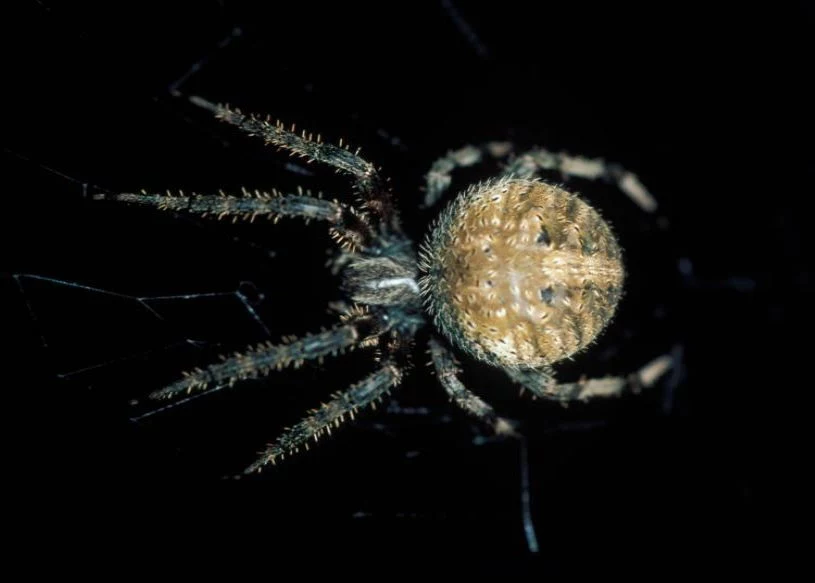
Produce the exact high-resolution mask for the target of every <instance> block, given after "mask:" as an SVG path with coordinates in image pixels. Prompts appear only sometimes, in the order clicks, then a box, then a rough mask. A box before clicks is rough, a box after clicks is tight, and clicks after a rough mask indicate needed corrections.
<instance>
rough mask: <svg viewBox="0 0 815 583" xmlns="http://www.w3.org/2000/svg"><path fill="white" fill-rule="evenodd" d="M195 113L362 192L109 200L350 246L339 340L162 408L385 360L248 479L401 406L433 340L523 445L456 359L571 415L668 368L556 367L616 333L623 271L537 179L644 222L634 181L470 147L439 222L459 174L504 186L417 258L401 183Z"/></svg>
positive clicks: (604, 239)
mask: <svg viewBox="0 0 815 583" xmlns="http://www.w3.org/2000/svg"><path fill="white" fill-rule="evenodd" d="M190 99H191V101H192V102H193V103H194V104H196V105H198V106H201V107H203V108H205V109H207V110H209V111H211V112H212V113H213V114H214V115H215V116H216V117H217V118H218V119H220V120H222V121H224V122H226V123H229V124H232V125H234V126H237V127H238V128H240V129H241V130H243V131H244V132H246V133H248V134H249V135H252V136H257V137H260V138H261V139H263V140H264V142H265V143H266V144H269V145H272V146H276V147H277V148H278V149H280V150H285V151H288V152H289V153H290V154H291V155H297V156H300V157H302V158H304V159H306V160H307V161H308V162H315V161H316V162H321V163H324V164H327V165H329V166H333V167H334V168H335V169H336V170H337V171H338V172H340V173H343V174H345V175H347V176H349V177H350V178H351V180H352V181H353V188H354V191H355V193H356V196H357V201H356V203H354V204H349V203H347V202H341V201H338V200H324V199H323V198H322V197H319V196H318V197H314V196H310V195H308V194H304V193H303V192H298V193H297V194H284V193H280V192H278V191H277V190H272V191H271V192H261V191H257V190H256V191H252V192H249V191H246V190H244V191H243V192H241V193H239V194H226V193H224V192H222V191H221V192H219V194H215V195H203V194H195V193H192V194H188V195H185V194H183V193H179V194H177V195H173V194H170V193H169V192H168V193H166V194H151V193H147V192H144V191H142V192H141V193H119V194H97V195H94V198H95V199H97V200H113V201H119V202H124V203H132V204H139V205H146V206H150V207H155V208H158V209H161V210H167V211H172V212H186V213H194V214H196V215H199V216H202V217H215V218H218V219H221V218H225V217H230V218H232V219H233V220H234V221H237V220H239V219H248V220H250V221H253V220H255V219H256V218H257V217H266V218H268V219H271V220H273V221H274V222H277V221H278V220H279V219H280V218H281V217H302V218H304V219H306V221H309V220H312V219H314V220H319V221H325V222H326V223H328V225H329V229H330V233H331V236H332V238H333V239H334V240H335V241H336V242H337V244H338V250H337V252H336V253H335V255H334V256H333V258H332V260H331V262H330V267H331V269H332V271H334V272H335V273H336V274H340V276H341V282H342V283H341V289H342V291H343V292H344V294H345V295H346V296H347V298H348V299H349V300H350V302H351V303H350V304H345V308H344V309H343V311H342V314H341V316H340V318H339V322H338V323H337V324H336V325H335V326H334V327H333V328H330V329H327V330H324V331H322V332H319V333H316V334H310V335H306V336H303V337H300V338H297V337H293V336H292V337H287V338H284V339H283V341H282V342H280V343H278V344H274V343H271V342H267V343H262V344H259V345H256V346H251V347H249V348H247V349H246V350H244V351H243V352H236V353H234V354H232V355H228V356H221V358H220V361H219V362H214V363H212V364H209V365H207V366H204V367H200V368H195V369H194V370H192V371H188V372H185V373H183V376H181V378H180V379H178V380H177V381H175V382H173V383H172V384H170V385H168V386H165V387H163V388H161V389H159V390H157V391H155V392H153V393H151V394H150V397H151V398H152V399H173V398H177V397H180V396H182V395H186V394H189V393H192V392H196V391H204V390H207V389H210V388H214V387H220V386H227V385H228V386H232V385H234V384H235V383H237V382H239V381H241V380H244V379H249V378H257V377H259V376H265V375H269V374H270V373H271V372H272V371H274V370H279V369H282V368H284V367H299V366H300V365H302V364H303V363H304V362H305V361H313V360H318V361H320V360H322V359H323V358H324V357H326V356H329V355H337V354H340V353H342V352H344V351H347V350H351V349H354V348H358V347H376V348H377V358H376V360H377V368H376V370H375V371H374V372H373V373H372V374H370V375H369V376H367V377H364V378H362V379H361V380H360V381H359V382H357V383H355V384H353V385H351V386H350V387H349V388H347V389H346V390H345V391H343V392H338V393H334V394H333V395H332V396H331V398H330V400H328V401H327V402H325V403H323V404H322V405H320V406H319V407H317V408H314V409H311V410H310V411H309V412H308V414H307V416H306V417H305V418H303V419H302V420H301V421H300V422H298V423H297V424H295V425H293V426H292V427H290V428H287V429H286V430H285V431H284V432H283V433H282V434H281V435H280V436H279V437H278V438H277V439H276V441H274V442H273V443H272V444H271V445H269V446H268V447H267V448H266V449H265V450H264V451H263V452H262V454H261V455H260V457H259V458H258V459H257V460H256V461H255V462H254V463H252V464H251V465H250V466H249V467H247V468H246V469H245V470H244V473H246V474H248V473H251V472H255V471H260V470H261V469H262V468H263V467H264V466H266V465H267V464H275V463H276V462H278V461H280V460H282V459H284V458H285V456H287V455H291V454H293V453H296V452H297V451H298V450H299V449H300V448H306V449H307V448H308V446H309V442H311V441H317V440H318V439H319V438H320V437H321V436H323V435H324V434H330V433H331V429H332V426H333V427H337V426H339V425H340V423H341V422H342V421H343V420H344V419H345V418H346V417H348V418H351V419H353V418H354V414H355V413H356V412H357V411H358V410H359V409H362V408H364V407H367V406H375V403H376V402H378V401H380V400H381V399H382V398H383V397H385V396H386V395H388V394H389V393H390V391H391V390H392V389H393V388H395V387H396V386H397V385H399V384H400V382H401V381H402V378H403V375H404V374H405V370H406V369H407V368H408V367H409V365H410V360H411V346H412V340H413V338H414V337H415V336H416V334H417V332H418V331H419V330H420V329H421V328H422V327H424V326H428V325H429V326H433V327H434V328H435V329H434V332H433V333H432V334H431V337H430V340H429V353H430V356H431V361H432V365H433V366H434V368H435V371H436V374H437V377H438V380H439V382H440V384H441V385H442V387H443V388H444V390H445V391H446V392H447V394H448V396H449V397H450V399H451V400H452V401H453V402H454V403H456V405H458V406H459V407H461V408H462V409H463V410H464V411H465V412H467V413H468V414H470V415H472V416H474V417H475V418H477V419H478V420H480V421H481V422H483V423H484V424H486V425H487V426H488V427H489V428H491V429H492V430H493V431H494V432H495V433H496V434H498V435H507V436H512V435H517V434H516V433H515V431H516V428H515V425H514V423H513V422H511V421H510V420H508V419H506V418H503V417H500V416H499V415H498V414H497V413H496V412H495V410H494V409H493V407H492V406H490V405H489V404H488V403H486V402H485V401H484V400H482V399H481V398H480V397H479V396H477V395H476V394H475V393H473V392H472V391H470V390H469V389H468V388H467V387H466V386H464V384H463V383H462V382H461V381H460V380H459V378H458V373H459V372H460V371H459V368H458V363H457V360H456V358H455V356H454V354H453V352H452V348H457V349H459V350H461V351H463V352H464V353H466V354H468V355H470V356H472V357H474V358H475V359H477V360H480V361H483V362H486V363H488V364H490V365H493V366H496V367H499V368H501V369H503V370H504V371H505V372H506V374H507V375H508V376H509V377H510V378H511V379H512V380H513V381H514V382H515V383H517V384H519V385H520V386H521V387H522V390H523V389H526V390H528V391H530V392H531V393H532V395H533V396H534V397H540V398H543V399H550V400H555V401H558V402H561V403H563V404H564V405H565V404H567V403H569V402H571V401H585V400H588V399H592V398H595V397H609V396H613V395H620V394H622V393H624V392H626V391H629V390H631V391H637V390H639V389H640V388H643V387H649V386H651V385H653V384H654V383H655V382H656V381H657V380H658V379H659V378H660V377H661V376H662V375H663V374H664V373H665V372H666V371H667V370H668V369H669V368H670V367H671V358H670V357H669V356H660V357H658V358H656V359H655V360H653V361H651V362H650V363H648V364H646V365H645V366H644V367H642V368H641V369H640V370H639V371H637V372H635V373H633V374H631V375H628V376H627V377H606V378H598V379H581V380H579V381H577V382H571V383H560V382H558V381H557V380H556V379H555V376H554V373H553V368H552V365H554V364H556V363H558V362H559V361H563V360H565V359H568V358H570V357H572V356H573V355H575V354H576V353H578V352H580V351H582V350H584V349H586V348H587V347H589V346H590V345H591V344H592V342H593V341H594V340H595V339H596V338H597V336H598V335H599V334H600V332H601V331H602V330H603V329H604V328H605V327H606V325H607V324H608V323H609V322H610V320H611V319H612V317H613V315H614V312H615V309H616V306H617V304H618V301H619V300H620V297H621V294H622V291H623V284H624V279H625V272H624V268H623V262H622V252H621V249H620V246H619V244H618V243H617V240H616V238H615V236H614V234H613V232H612V230H611V228H610V227H609V225H608V224H607V223H606V222H605V221H604V220H603V219H602V217H601V216H600V214H599V213H598V212H597V211H596V210H595V209H594V208H592V207H591V206H590V205H589V204H588V203H586V202H585V201H584V200H583V199H581V198H580V197H579V196H578V195H576V194H574V193H572V192H570V191H568V190H565V189H564V188H562V187H560V186H557V185H554V184H550V183H548V182H546V181H544V180H542V179H541V178H539V177H538V172H539V171H541V170H557V171H560V172H561V173H562V175H563V176H564V177H579V178H584V179H592V180H595V179H603V180H607V181H610V182H612V183H614V184H615V185H616V186H617V187H618V188H619V190H621V191H622V192H623V193H624V194H626V195H627V196H629V197H630V198H631V199H633V200H634V202H636V203H637V204H638V205H639V206H640V207H641V208H642V209H643V210H645V211H647V212H653V211H654V210H655V208H656V202H655V200H654V199H653V197H652V196H651V195H650V193H649V192H648V191H647V190H646V189H645V187H644V186H643V185H642V184H641V183H640V181H639V180H638V178H637V177H636V176H635V175H634V174H632V173H631V172H628V171H626V170H624V169H623V168H621V167H620V166H617V165H613V164H607V163H605V162H604V161H602V160H594V159H588V158H583V157H579V156H570V155H566V154H562V153H553V152H550V151H547V150H545V149H542V148H536V149H533V150H530V151H528V152H525V153H523V154H520V155H514V153H513V146H512V144H510V143H508V142H489V143H486V144H483V145H480V146H472V145H470V146H465V147H463V148H461V149H458V150H453V151H450V152H448V153H447V154H446V155H445V156H444V157H442V158H440V159H439V160H437V161H436V162H435V163H433V165H432V167H431V169H430V171H429V172H428V174H427V175H426V177H425V180H426V187H425V196H424V202H423V205H424V206H425V207H433V206H434V205H436V204H437V203H438V202H439V201H440V199H441V198H442V196H443V194H444V193H445V192H446V191H447V190H448V188H449V187H450V185H451V181H452V173H453V171H455V170H456V169H458V168H463V167H468V166H474V165H476V164H478V163H481V162H484V161H487V160H495V161H501V162H505V165H504V170H503V173H501V174H500V175H499V176H496V177H494V178H492V179H489V180H486V181H483V182H480V183H477V184H474V185H471V186H470V187H469V188H468V189H467V190H466V191H464V192H462V193H460V194H458V196H457V197H456V198H455V199H454V200H453V201H452V202H451V203H450V204H449V205H448V206H447V207H446V208H445V209H444V210H443V211H442V212H441V213H440V215H439V217H438V218H437V219H436V221H435V222H434V223H433V224H432V226H431V229H430V231H429V233H428V234H427V236H426V238H425V241H424V242H423V243H422V244H421V246H420V247H419V249H418V252H417V249H416V247H415V245H414V243H413V241H411V240H410V239H409V238H408V237H407V236H406V235H405V234H404V232H403V230H402V227H401V224H400V219H399V214H398V212H397V209H396V207H395V204H394V199H393V195H392V193H391V191H390V189H389V187H388V183H387V181H386V180H385V179H383V177H382V175H381V174H380V170H379V169H378V168H377V167H375V166H374V165H372V164H371V163H370V162H368V161H367V160H366V159H364V158H363V157H361V156H360V155H359V150H355V151H352V150H351V149H350V147H349V146H348V144H343V141H342V140H340V141H339V144H338V145H334V144H331V143H327V142H324V141H323V139H322V137H321V136H320V135H319V134H317V135H316V136H315V135H313V134H311V133H308V132H306V131H301V132H300V133H297V132H296V130H295V126H294V125H292V126H291V127H289V128H287V127H285V126H284V125H283V124H282V123H281V122H279V121H272V120H271V119H270V118H269V117H260V116H256V115H247V114H244V113H242V112H241V111H240V110H239V109H235V108H230V107H229V106H225V105H216V104H213V103H210V102H209V101H206V100H204V99H202V98H200V97H194V96H193V97H190Z"/></svg>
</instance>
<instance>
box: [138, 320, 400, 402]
mask: <svg viewBox="0 0 815 583" xmlns="http://www.w3.org/2000/svg"><path fill="white" fill-rule="evenodd" d="M384 331H385V330H384V328H382V327H381V326H380V325H378V323H377V320H375V319H374V318H373V317H371V316H369V315H368V314H367V313H364V312H358V313H354V314H351V315H350V316H349V317H348V318H347V319H346V321H345V322H344V323H343V324H342V325H340V326H336V327H334V328H331V329H330V330H326V331H324V332H320V333H318V334H311V335H308V336H304V337H303V338H299V339H290V340H288V341H284V342H283V343H281V344H272V343H271V342H267V343H263V344H259V345H257V346H254V347H250V348H249V349H247V350H246V351H244V352H236V353H234V354H233V355H232V356H222V357H221V362H218V363H214V364H210V365H208V366H206V367H203V368H196V369H195V370H193V371H190V372H187V373H185V374H184V375H183V378H181V379H179V380H177V381H176V382H174V383H172V384H170V385H167V386H166V387H164V388H163V389H159V390H158V391H155V392H153V393H151V394H150V398H151V399H171V398H174V397H177V396H180V395H184V394H189V393H192V392H193V391H203V390H206V389H208V388H210V387H213V386H225V385H228V386H232V385H234V384H235V383H236V382H238V381H241V380H245V379H250V378H258V377H259V376H267V375H269V374H270V373H271V372H272V371H275V370H280V369H282V368H286V367H289V366H293V367H298V366H300V365H302V364H303V362H305V361H306V360H320V359H322V358H324V357H326V356H335V355H337V354H340V353H341V352H343V351H345V350H349V349H352V348H354V347H355V346H359V345H363V344H365V343H366V341H370V340H371V339H372V338H375V337H377V336H379V335H380V334H382V333H383V332H384Z"/></svg>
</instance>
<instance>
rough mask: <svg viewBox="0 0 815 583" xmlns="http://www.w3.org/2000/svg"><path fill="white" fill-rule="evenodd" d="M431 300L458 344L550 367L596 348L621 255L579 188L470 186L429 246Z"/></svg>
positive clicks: (494, 357) (511, 182) (499, 360)
mask: <svg viewBox="0 0 815 583" xmlns="http://www.w3.org/2000/svg"><path fill="white" fill-rule="evenodd" d="M421 268H422V271H423V272H424V275H423V277H422V279H421V287H422V292H423V294H424V297H425V302H426V305H427V307H428V309H429V310H430V312H431V314H432V315H433V317H434V320H435V322H436V325H437V326H438V327H439V328H440V329H441V331H442V332H443V333H444V334H445V336H447V337H448V338H449V339H450V341H451V342H453V343H454V344H456V345H457V346H459V347H460V348H461V349H463V350H464V351H466V352H468V353H470V354H471V355H473V356H475V357H476V358H479V359H481V360H484V361H486V362H489V363H491V364H493V365H496V366H500V367H502V368H510V369H514V368H531V367H541V366H545V365H548V364H551V363H554V362H557V361H559V360H562V359H564V358H568V357H569V356H571V355H572V354H574V353H576V352H578V351H579V350H581V349H583V348H584V347H586V346H587V345H589V344H590V343H591V342H592V341H593V340H594V339H595V338H596V337H597V335H598V334H599V333H600V331H601V330H602V329H603V328H604V327H605V326H606V324H608V322H609V321H610V319H611V318H612V316H613V314H614V311H615V309H616V306H617V303H618V301H619V299H620V296H621V294H622V287H623V280H624V269H623V264H622V254H621V250H620V247H619V245H618V243H617V240H616V239H615V237H614V235H613V233H612V232H611V229H610V228H609V226H608V224H607V223H606V222H605V221H604V220H603V219H602V218H601V217H600V215H599V214H598V213H597V211H596V210H595V209H593V208H592V207H591V206H589V205H588V204H587V203H586V202H584V201H583V200H582V199H580V198H579V197H577V196H576V195H574V194H572V193H570V192H567V191H565V190H563V189H561V188H558V187H555V186H552V185H550V184H547V183H545V182H540V181H533V180H523V179H513V178H505V179H501V180H496V181H489V182H484V183H480V184H478V185H475V186H473V187H471V188H470V189H469V190H467V191H466V192H464V193H462V194H460V195H458V197H457V198H456V199H455V200H454V201H453V202H452V203H451V204H450V205H449V206H448V207H447V208H446V209H445V210H444V211H443V212H442V214H441V216H440V217H439V219H438V221H437V222H436V223H435V225H434V227H433V229H432V231H431V232H430V234H429V235H428V237H427V240H426V241H425V243H424V245H423V249H422V262H421Z"/></svg>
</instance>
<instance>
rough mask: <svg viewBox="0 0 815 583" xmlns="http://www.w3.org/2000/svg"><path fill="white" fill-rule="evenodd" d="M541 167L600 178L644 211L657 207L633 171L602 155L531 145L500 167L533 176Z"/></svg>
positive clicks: (508, 173)
mask: <svg viewBox="0 0 815 583" xmlns="http://www.w3.org/2000/svg"><path fill="white" fill-rule="evenodd" d="M541 170H554V171H557V172H560V173H561V174H563V175H564V176H567V177H572V178H583V179H585V180H604V181H606V182H609V183H611V184H614V185H616V186H617V188H618V189H620V191H621V192H622V193H623V194H625V195H626V196H627V197H628V198H630V199H631V200H632V202H634V204H636V205H637V206H638V207H640V208H641V209H642V210H643V211H645V212H646V213H653V212H656V210H657V206H658V205H657V201H656V198H654V196H653V195H652V194H651V193H650V192H649V191H648V189H647V188H645V186H644V185H643V184H642V182H641V181H640V179H639V178H638V177H637V175H636V174H634V173H633V172H630V171H628V170H626V169H625V168H623V167H622V166H620V165H619V164H614V163H610V162H606V161H605V160H603V159H602V158H585V157H583V156H570V155H568V154H564V153H562V152H560V153H556V152H550V151H549V150H545V149H543V148H534V149H532V150H530V151H528V152H525V153H523V154H521V155H520V156H518V157H517V158H515V159H514V160H512V162H511V163H510V164H509V165H508V166H507V167H506V169H505V170H504V176H514V177H517V178H535V177H537V175H538V172H539V171H541Z"/></svg>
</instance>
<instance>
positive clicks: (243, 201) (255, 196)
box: [93, 189, 373, 251]
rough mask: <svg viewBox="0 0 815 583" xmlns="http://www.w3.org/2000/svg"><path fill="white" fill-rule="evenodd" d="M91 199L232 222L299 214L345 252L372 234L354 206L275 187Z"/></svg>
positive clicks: (103, 195) (125, 195)
mask: <svg viewBox="0 0 815 583" xmlns="http://www.w3.org/2000/svg"><path fill="white" fill-rule="evenodd" d="M93 198H94V200H109V201H116V202H124V203H130V204H138V205H142V206H149V207H153V208H157V209H159V210H166V211H171V212H185V213H190V214H196V215H199V216H200V217H202V218H206V217H215V218H218V219H223V218H225V217H231V218H232V221H233V222H236V221H238V220H240V219H243V220H248V221H254V220H255V219H256V218H257V217H259V216H260V217H266V218H268V219H269V220H272V221H274V222H277V221H278V220H279V219H280V217H302V218H303V219H305V220H306V222H308V221H310V220H312V219H314V220H318V221H327V222H328V223H330V224H331V236H332V238H333V239H334V240H336V241H337V243H338V244H339V245H340V246H341V247H342V248H343V249H344V250H346V251H353V250H354V249H357V248H358V247H360V246H362V244H363V242H364V241H365V240H367V239H368V238H369V237H370V236H372V234H373V232H372V231H371V228H370V224H369V223H368V221H367V220H366V218H365V217H364V216H363V215H360V214H359V212H358V211H356V209H354V208H353V207H351V206H348V205H346V204H343V203H340V202H338V201H337V200H332V201H329V200H324V199H323V198H322V195H318V196H316V197H315V196H311V194H310V193H308V194H303V190H302V189H299V191H298V194H282V193H280V192H278V191H277V190H274V189H273V190H272V192H261V191H258V190H254V191H248V190H246V189H243V191H242V192H241V194H239V195H234V194H226V193H224V192H220V193H219V194H216V195H207V194H196V193H192V194H184V193H183V192H180V193H178V194H172V193H170V192H167V193H166V194H153V193H147V192H142V193H139V194H135V193H127V192H125V193H117V194H107V193H102V194H96V195H94V196H93Z"/></svg>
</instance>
